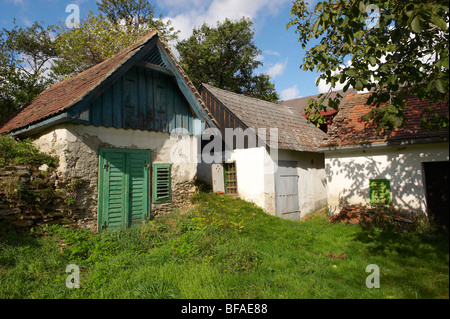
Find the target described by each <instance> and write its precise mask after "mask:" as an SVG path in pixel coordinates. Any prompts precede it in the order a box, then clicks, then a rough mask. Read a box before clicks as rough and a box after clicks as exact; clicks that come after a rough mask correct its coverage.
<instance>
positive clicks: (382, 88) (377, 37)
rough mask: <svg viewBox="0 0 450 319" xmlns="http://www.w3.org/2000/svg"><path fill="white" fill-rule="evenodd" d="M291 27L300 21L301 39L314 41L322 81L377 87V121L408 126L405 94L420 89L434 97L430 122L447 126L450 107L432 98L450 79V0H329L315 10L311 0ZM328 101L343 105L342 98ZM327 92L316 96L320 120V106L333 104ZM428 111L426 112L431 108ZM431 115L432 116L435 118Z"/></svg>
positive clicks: (297, 9)
mask: <svg viewBox="0 0 450 319" xmlns="http://www.w3.org/2000/svg"><path fill="white" fill-rule="evenodd" d="M291 17H292V19H291V21H290V22H289V24H288V25H287V27H288V28H291V27H295V28H296V29H295V31H296V33H297V34H299V42H300V43H301V45H302V47H303V48H306V46H307V44H309V43H310V42H311V41H313V40H314V39H320V42H319V44H316V45H314V46H313V47H311V48H310V49H309V50H308V51H307V52H306V55H305V57H304V59H303V63H302V65H301V68H302V69H303V70H310V71H313V70H316V71H318V72H321V75H320V77H319V78H318V81H317V84H318V82H319V81H320V80H324V81H325V82H326V83H327V84H329V85H331V89H330V92H331V90H332V89H333V88H335V86H336V84H337V83H341V84H345V86H344V91H346V90H347V89H348V88H349V87H350V86H352V87H354V88H355V89H356V90H358V91H364V90H368V91H371V94H370V97H369V98H368V101H367V103H368V104H374V105H375V106H376V107H375V108H374V109H373V110H372V111H371V112H370V113H368V114H367V115H366V116H365V120H366V121H368V122H369V121H373V123H375V124H376V125H377V132H378V133H381V132H384V131H386V130H392V129H393V128H395V127H402V126H404V125H405V124H406V123H407V119H406V114H404V113H403V109H404V103H405V99H406V98H407V97H408V96H411V95H414V96H417V97H418V98H419V99H421V100H428V101H429V102H430V108H429V110H428V111H427V112H428V113H430V114H431V115H432V116H431V117H430V116H423V117H422V125H423V127H424V128H427V129H434V130H447V129H448V125H449V120H448V115H447V116H444V115H442V114H438V113H437V112H436V110H434V109H433V107H432V104H433V103H434V102H437V101H446V103H447V107H448V84H449V76H448V69H449V55H448V48H449V47H448V46H449V31H448V23H449V16H448V1H447V0H432V1H423V0H414V1H410V0H408V1H398V0H370V1H369V0H364V1H360V0H328V1H324V2H319V3H318V4H317V5H316V6H315V8H314V10H309V9H308V5H307V4H306V3H305V1H303V0H296V1H295V2H294V3H293V7H292V9H291ZM340 97H341V96H340V95H338V96H337V97H336V98H333V99H331V100H330V102H329V104H328V106H329V107H332V108H334V109H336V110H337V109H338V107H339V98H340ZM325 98H326V94H323V95H321V99H319V101H318V102H314V101H310V102H309V104H308V108H309V111H308V112H309V113H310V116H311V119H312V121H315V122H317V123H319V124H320V123H321V121H322V119H321V117H320V116H319V112H320V110H324V109H325V108H326V106H325V105H323V101H324V99H325ZM424 115H425V114H424ZM430 118H431V119H430Z"/></svg>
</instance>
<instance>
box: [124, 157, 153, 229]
mask: <svg viewBox="0 0 450 319" xmlns="http://www.w3.org/2000/svg"><path fill="white" fill-rule="evenodd" d="M127 163H128V165H127V170H128V183H129V192H130V193H129V212H130V223H131V225H137V224H140V223H142V221H144V220H145V219H146V218H147V215H148V214H147V211H148V207H149V203H148V202H149V188H148V169H147V168H148V167H149V165H150V157H149V156H148V154H147V153H139V152H133V153H130V154H128V161H127Z"/></svg>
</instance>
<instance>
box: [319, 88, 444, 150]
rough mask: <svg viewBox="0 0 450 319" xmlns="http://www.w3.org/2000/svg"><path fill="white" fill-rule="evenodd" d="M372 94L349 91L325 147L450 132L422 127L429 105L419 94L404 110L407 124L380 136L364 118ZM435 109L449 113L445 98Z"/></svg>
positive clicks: (408, 138)
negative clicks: (424, 114)
mask: <svg viewBox="0 0 450 319" xmlns="http://www.w3.org/2000/svg"><path fill="white" fill-rule="evenodd" d="M369 96H370V93H365V94H350V95H347V97H346V98H345V100H344V101H343V104H342V107H341V109H340V111H339V113H338V114H337V115H336V117H335V118H334V121H333V124H332V125H331V128H330V130H329V131H328V134H327V137H326V138H325V140H324V146H337V147H341V146H350V145H360V144H366V143H384V142H395V141H403V140H414V139H424V138H434V137H445V136H448V134H447V133H444V134H439V133H437V132H433V131H425V130H422V128H421V127H420V122H421V117H422V112H423V111H424V110H425V109H427V108H428V106H429V103H428V101H420V100H419V99H418V98H416V97H411V98H409V99H408V100H407V103H406V106H405V110H404V113H405V114H406V115H407V118H408V124H407V125H406V126H405V127H403V128H396V129H394V130H393V131H389V132H386V134H385V136H380V137H379V138H377V134H376V128H375V126H374V125H370V124H368V125H367V127H365V125H366V122H365V121H364V120H363V117H364V115H366V114H367V113H368V112H369V111H370V110H371V109H372V108H373V107H374V106H369V105H367V104H366V102H367V99H368V98H369ZM433 108H434V109H435V110H437V111H438V113H439V114H442V115H447V116H448V114H449V111H448V106H447V104H446V102H445V101H440V102H437V103H435V104H434V105H433Z"/></svg>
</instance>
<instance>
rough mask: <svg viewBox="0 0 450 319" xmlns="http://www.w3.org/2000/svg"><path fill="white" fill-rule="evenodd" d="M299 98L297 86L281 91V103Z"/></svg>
mask: <svg viewBox="0 0 450 319" xmlns="http://www.w3.org/2000/svg"><path fill="white" fill-rule="evenodd" d="M299 97H301V96H300V91H299V90H298V87H297V84H296V85H294V86H293V87H290V88H287V89H285V90H283V91H281V99H282V100H283V101H286V100H292V99H295V98H299Z"/></svg>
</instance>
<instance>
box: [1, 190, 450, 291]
mask: <svg viewBox="0 0 450 319" xmlns="http://www.w3.org/2000/svg"><path fill="white" fill-rule="evenodd" d="M193 202H194V207H193V208H192V209H191V210H189V211H186V212H179V211H175V212H173V213H172V214H170V215H167V216H163V217H158V218H156V219H155V220H153V221H151V222H149V223H146V224H144V225H142V226H140V227H136V228H133V229H128V230H119V231H107V232H103V233H101V234H92V233H90V232H89V231H86V230H81V229H75V230H74V229H66V228H64V227H61V226H46V227H40V228H37V229H34V230H33V231H32V232H31V233H29V234H28V233H27V234H18V233H16V231H15V230H14V229H12V228H10V227H9V226H8V225H6V224H1V225H0V298H159V299H162V298H164V299H166V298H181V299H184V298H196V299H198V298H200V299H202V298H211V299H216V298H232V299H240V298H246V299H247V298H249V299H253V298H273V299H279V298H295V299H301V298H449V268H448V266H449V240H448V235H437V234H432V233H430V232H428V231H417V232H414V233H405V232H392V231H386V230H384V231H383V230H380V229H363V228H361V227H360V226H358V225H349V224H334V223H329V222H328V221H327V216H326V212H325V211H324V212H318V213H315V214H313V215H312V216H311V217H310V218H308V220H306V221H302V222H292V221H287V220H282V219H279V218H276V217H273V216H269V215H267V214H265V213H264V212H263V211H262V210H261V209H259V208H257V207H256V206H254V205H252V204H249V203H247V202H245V201H242V200H240V199H235V198H230V197H227V196H220V195H215V194H212V193H200V194H198V195H197V196H196V197H195V198H194V201H193ZM69 264H76V265H78V266H79V268H80V271H81V274H80V279H81V287H80V288H79V289H68V288H66V278H67V276H68V275H69V274H68V273H66V272H65V270H66V266H67V265H69ZM369 264H376V265H377V266H378V267H379V270H380V288H372V289H369V288H367V287H366V278H367V276H369V275H370V274H371V273H368V272H366V267H367V266H368V265H369Z"/></svg>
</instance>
